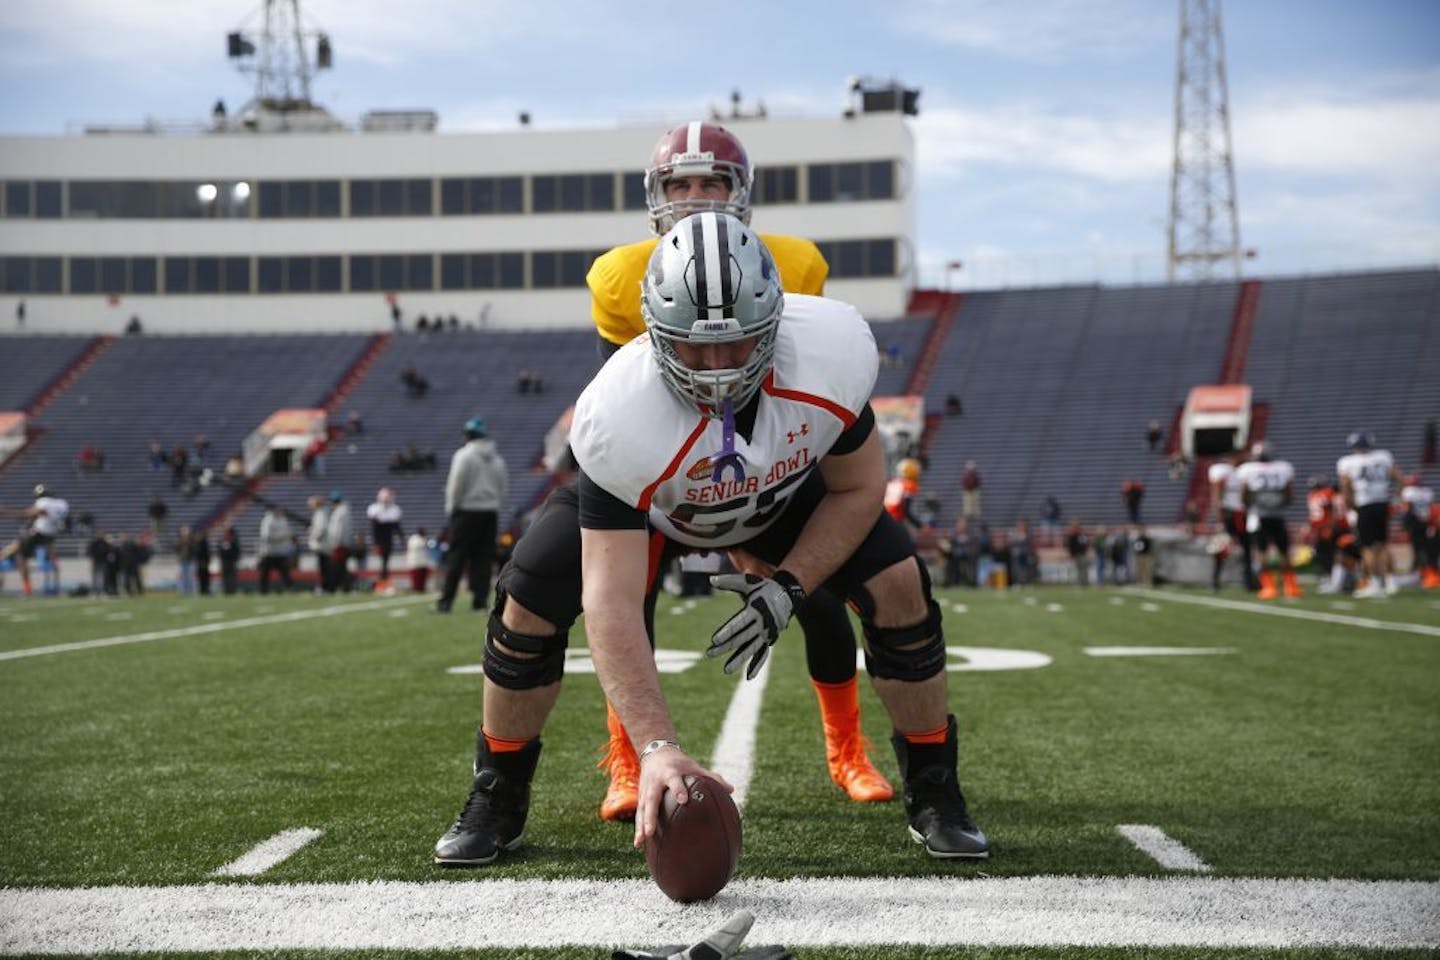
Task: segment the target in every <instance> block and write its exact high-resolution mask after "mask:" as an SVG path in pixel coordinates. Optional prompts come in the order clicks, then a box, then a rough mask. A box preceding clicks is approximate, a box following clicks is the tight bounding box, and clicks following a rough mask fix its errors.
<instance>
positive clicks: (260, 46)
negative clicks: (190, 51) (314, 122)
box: [226, 0, 333, 115]
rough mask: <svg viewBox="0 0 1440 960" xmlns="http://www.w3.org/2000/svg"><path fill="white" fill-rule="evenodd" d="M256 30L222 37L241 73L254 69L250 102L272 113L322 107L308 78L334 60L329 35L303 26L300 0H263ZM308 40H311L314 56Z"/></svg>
mask: <svg viewBox="0 0 1440 960" xmlns="http://www.w3.org/2000/svg"><path fill="white" fill-rule="evenodd" d="M262 10H263V20H264V23H263V25H262V26H261V28H260V30H259V31H256V32H249V31H239V30H237V31H234V32H232V33H230V34H229V35H228V36H227V38H226V40H227V44H228V47H227V49H228V52H229V55H230V59H232V60H234V61H235V63H236V66H237V67H238V68H239V69H240V72H242V73H250V74H254V75H255V99H254V100H253V101H252V105H253V106H254V107H255V108H256V109H259V110H265V111H269V112H270V113H272V114H282V115H283V114H297V113H298V114H303V113H309V112H314V111H318V110H321V109H322V108H320V107H318V106H317V105H316V104H315V103H314V102H313V101H312V100H311V99H310V79H311V78H312V77H313V76H314V75H315V74H316V73H318V72H319V71H321V70H326V69H329V68H330V67H331V66H332V64H333V54H332V52H331V48H330V38H329V36H327V35H326V34H324V33H322V32H320V31H318V30H313V29H312V30H307V29H306V28H305V26H304V24H303V22H302V19H301V13H300V0H264V3H263V5H262ZM307 41H313V43H314V47H313V50H314V56H313V58H312V57H311V55H310V53H309V51H308V44H307Z"/></svg>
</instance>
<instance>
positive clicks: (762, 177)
mask: <svg viewBox="0 0 1440 960" xmlns="http://www.w3.org/2000/svg"><path fill="white" fill-rule="evenodd" d="M752 199H753V200H754V202H755V203H768V204H777V203H797V202H799V200H800V169H799V168H798V167H760V168H759V169H758V170H756V171H755V190H754V195H753V198H752Z"/></svg>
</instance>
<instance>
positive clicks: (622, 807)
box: [596, 704, 640, 821]
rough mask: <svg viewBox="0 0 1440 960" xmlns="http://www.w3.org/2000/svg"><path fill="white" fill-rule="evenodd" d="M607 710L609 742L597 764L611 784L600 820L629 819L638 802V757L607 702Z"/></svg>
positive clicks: (601, 808) (633, 816) (602, 805)
mask: <svg viewBox="0 0 1440 960" xmlns="http://www.w3.org/2000/svg"><path fill="white" fill-rule="evenodd" d="M606 712H607V717H606V726H608V727H609V728H610V743H609V746H608V748H607V749H606V751H605V756H603V757H601V758H600V762H599V763H598V764H596V766H598V767H599V768H600V769H602V770H604V771H605V772H607V773H608V774H609V775H610V786H609V787H607V788H606V790H605V799H604V800H601V801H600V819H601V820H609V821H630V820H634V819H635V808H636V807H638V806H639V805H640V758H639V757H638V756H636V754H635V748H634V747H633V746H632V745H631V743H630V736H629V734H627V733H626V732H625V727H624V726H623V725H622V724H621V723H620V718H619V717H618V716H616V715H615V710H614V708H613V707H610V705H609V704H606Z"/></svg>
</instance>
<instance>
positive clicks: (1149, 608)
mask: <svg viewBox="0 0 1440 960" xmlns="http://www.w3.org/2000/svg"><path fill="white" fill-rule="evenodd" d="M1140 609H1141V610H1144V611H1145V612H1146V613H1159V612H1160V605H1159V604H1157V603H1142V604H1140Z"/></svg>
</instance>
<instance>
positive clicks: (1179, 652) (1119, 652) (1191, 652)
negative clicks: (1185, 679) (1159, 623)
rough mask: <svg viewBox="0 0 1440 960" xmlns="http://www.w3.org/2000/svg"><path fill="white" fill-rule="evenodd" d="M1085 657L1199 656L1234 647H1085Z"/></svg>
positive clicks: (1226, 651) (1221, 651)
mask: <svg viewBox="0 0 1440 960" xmlns="http://www.w3.org/2000/svg"><path fill="white" fill-rule="evenodd" d="M1083 649H1084V652H1085V655H1086V656H1087V657H1199V656H1204V655H1206V654H1211V653H1234V652H1235V648H1234V647H1085V648H1083Z"/></svg>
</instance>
